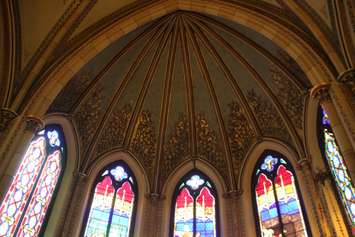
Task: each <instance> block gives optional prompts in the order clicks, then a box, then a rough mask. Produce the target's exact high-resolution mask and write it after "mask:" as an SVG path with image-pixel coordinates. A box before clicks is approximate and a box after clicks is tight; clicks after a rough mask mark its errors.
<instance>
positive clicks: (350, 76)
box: [337, 68, 355, 95]
mask: <svg viewBox="0 0 355 237" xmlns="http://www.w3.org/2000/svg"><path fill="white" fill-rule="evenodd" d="M337 81H339V82H341V83H344V84H345V85H346V86H347V87H348V88H349V89H350V91H351V92H352V93H353V94H354V95H355V69H354V68H352V69H350V70H347V71H345V72H343V73H342V74H340V75H339V76H338V78H337Z"/></svg>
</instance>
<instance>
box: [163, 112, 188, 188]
mask: <svg viewBox="0 0 355 237" xmlns="http://www.w3.org/2000/svg"><path fill="white" fill-rule="evenodd" d="M189 128H190V124H189V120H188V118H187V116H186V115H184V114H180V115H179V119H178V121H177V122H176V124H175V128H174V131H173V132H172V134H171V135H170V136H169V139H168V141H167V142H166V144H164V148H163V149H164V150H163V152H164V153H163V154H164V155H163V159H162V161H161V164H162V165H161V170H160V187H162V185H163V184H164V181H165V180H166V179H167V178H168V176H169V174H170V173H171V172H172V171H173V170H174V169H175V168H176V167H177V166H178V165H179V164H180V163H181V162H182V161H183V160H185V159H186V157H188V156H189V155H190V150H189Z"/></svg>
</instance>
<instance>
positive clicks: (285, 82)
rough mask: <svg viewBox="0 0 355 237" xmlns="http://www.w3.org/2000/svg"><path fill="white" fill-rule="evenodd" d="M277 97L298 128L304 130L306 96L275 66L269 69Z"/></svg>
mask: <svg viewBox="0 0 355 237" xmlns="http://www.w3.org/2000/svg"><path fill="white" fill-rule="evenodd" d="M269 69H270V72H271V76H272V79H273V81H274V83H275V89H276V95H277V97H278V99H279V101H280V102H281V104H282V105H283V107H284V109H285V110H286V112H287V114H288V116H289V117H290V118H291V120H292V122H293V124H294V125H295V126H296V128H299V129H302V127H303V126H302V124H303V122H302V121H303V104H304V96H303V95H302V92H301V91H300V90H299V89H298V88H297V87H296V86H295V85H294V84H293V83H292V82H291V81H290V79H289V78H287V77H286V76H285V74H284V73H283V72H282V71H281V70H280V69H279V68H278V67H276V66H275V65H273V64H272V65H270V67H269ZM303 94H304V95H305V93H303Z"/></svg>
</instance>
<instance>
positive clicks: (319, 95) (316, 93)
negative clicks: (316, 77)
mask: <svg viewBox="0 0 355 237" xmlns="http://www.w3.org/2000/svg"><path fill="white" fill-rule="evenodd" d="M311 96H312V97H313V98H316V99H318V100H319V101H320V102H325V101H330V94H329V84H321V85H317V86H314V87H313V88H312V90H311Z"/></svg>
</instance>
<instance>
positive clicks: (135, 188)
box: [80, 160, 138, 237]
mask: <svg viewBox="0 0 355 237" xmlns="http://www.w3.org/2000/svg"><path fill="white" fill-rule="evenodd" d="M117 166H121V167H123V168H124V170H125V172H126V173H127V175H128V177H127V178H125V179H122V180H121V181H119V182H117V181H116V182H115V178H114V177H113V175H112V174H111V173H110V172H109V173H108V176H110V178H111V180H113V181H114V183H116V184H114V185H113V186H114V187H115V192H117V190H118V189H119V188H120V187H121V186H122V184H123V183H124V182H126V181H128V182H129V183H130V184H131V187H132V191H133V192H134V201H133V210H132V219H131V223H130V229H129V237H132V236H133V234H134V227H135V220H136V214H137V205H138V184H137V180H136V178H135V176H134V174H133V172H132V170H131V169H130V167H129V166H128V165H127V164H126V163H125V162H124V161H123V160H118V161H114V162H112V163H110V164H108V165H106V166H105V167H104V168H103V169H101V170H100V172H99V173H98V174H97V176H96V178H95V181H94V183H93V185H92V187H91V191H90V196H89V201H88V204H87V208H86V211H85V215H84V221H83V225H82V229H81V233H80V236H84V235H85V230H86V225H87V223H88V220H89V214H90V210H91V206H92V201H93V198H94V194H95V188H96V185H97V184H98V183H100V182H101V181H102V180H103V179H104V178H105V177H106V176H107V175H105V176H103V174H104V173H105V171H106V170H110V169H112V168H115V167H117ZM130 178H131V179H132V180H130ZM132 181H133V182H132ZM112 213H113V208H111V212H110V216H112ZM111 221H112V219H111ZM108 225H110V223H109V224H108Z"/></svg>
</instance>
